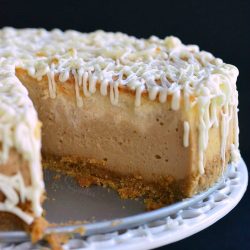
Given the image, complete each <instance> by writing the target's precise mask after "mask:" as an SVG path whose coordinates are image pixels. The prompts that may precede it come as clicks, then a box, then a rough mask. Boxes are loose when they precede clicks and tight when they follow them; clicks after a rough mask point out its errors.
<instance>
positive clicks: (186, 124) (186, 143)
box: [183, 121, 190, 148]
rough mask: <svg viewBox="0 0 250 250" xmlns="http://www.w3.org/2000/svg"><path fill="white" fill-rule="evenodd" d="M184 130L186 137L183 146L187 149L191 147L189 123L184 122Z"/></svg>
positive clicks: (184, 136)
mask: <svg viewBox="0 0 250 250" xmlns="http://www.w3.org/2000/svg"><path fill="white" fill-rule="evenodd" d="M183 129H184V135H183V146H184V147H185V148H187V147H188V146H189V131H190V128H189V123H188V122H187V121H184V122H183Z"/></svg>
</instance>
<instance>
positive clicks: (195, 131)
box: [0, 27, 239, 228]
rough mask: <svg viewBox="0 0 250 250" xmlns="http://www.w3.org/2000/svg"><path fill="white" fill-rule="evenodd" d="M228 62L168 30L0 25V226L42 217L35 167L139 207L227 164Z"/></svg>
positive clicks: (231, 143)
mask: <svg viewBox="0 0 250 250" xmlns="http://www.w3.org/2000/svg"><path fill="white" fill-rule="evenodd" d="M237 76H238V69H237V68H236V67H235V66H233V65H230V64H226V63H224V62H223V61H222V60H221V59H219V58H216V57H214V56H213V55H212V54H211V53H209V52H205V51H201V50H200V49H199V47H198V46H196V45H185V44H183V43H182V42H181V41H180V40H179V39H178V38H177V37H174V36H168V37H166V38H164V39H160V38H158V37H156V36H151V37H150V38H148V39H138V38H136V37H133V36H128V35H126V34H123V33H119V32H118V33H111V32H104V31H95V32H92V33H80V32H77V31H73V30H68V31H65V32H63V31H61V30H59V29H54V30H52V31H47V30H44V29H14V28H10V27H7V28H3V29H1V30H0V221H1V224H2V225H1V226H2V227H5V228H29V227H31V225H34V223H35V222H36V221H38V220H39V218H41V217H42V216H43V208H42V203H43V200H44V197H46V192H45V188H46V187H45V185H44V181H43V173H42V171H43V169H44V168H51V169H54V170H56V171H61V172H63V173H66V174H69V175H72V176H74V177H75V178H76V179H77V181H78V183H79V185H81V186H83V187H85V186H90V185H93V184H95V185H103V186H108V187H111V188H113V189H115V190H116V191H117V192H118V193H119V195H120V196H121V197H122V198H138V197H142V198H143V199H144V201H145V204H146V207H147V208H148V209H155V208H158V207H161V206H164V205H168V204H171V203H173V202H176V201H179V200H181V199H183V198H187V197H191V196H193V195H194V194H196V193H198V192H201V191H204V190H206V189H207V188H208V187H210V186H211V185H213V184H214V183H215V182H216V181H217V180H218V178H220V176H221V175H222V174H223V172H224V170H225V169H226V167H227V165H228V163H229V162H237V160H238V158H239V151H238V146H239V145H238V144H239V143H238V134H239V129H238V114H237V113H238V93H237V89H236V80H237Z"/></svg>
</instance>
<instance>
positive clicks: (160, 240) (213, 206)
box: [0, 159, 248, 250]
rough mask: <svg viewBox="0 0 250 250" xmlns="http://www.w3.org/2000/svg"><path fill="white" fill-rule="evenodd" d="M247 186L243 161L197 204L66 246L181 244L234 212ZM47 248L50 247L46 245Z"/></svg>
mask: <svg viewBox="0 0 250 250" xmlns="http://www.w3.org/2000/svg"><path fill="white" fill-rule="evenodd" d="M247 184H248V172H247V167H246V165H245V163H244V161H243V160H242V159H241V161H240V162H239V164H238V165H229V167H228V171H227V173H226V174H225V175H224V178H223V180H222V181H220V183H219V184H217V186H216V188H215V190H213V192H211V193H210V194H209V195H208V196H206V198H203V199H201V200H199V201H198V202H196V203H195V204H192V205H191V206H187V207H185V208H182V209H180V210H178V211H176V212H175V213H173V214H171V215H168V216H165V217H163V218H161V219H156V220H154V221H152V222H148V223H145V224H143V223H142V224H143V225H140V226H136V227H135V228H132V229H123V230H117V231H114V232H111V233H102V234H95V233H93V232H92V233H91V234H90V235H89V236H85V237H79V236H78V237H77V236H76V238H74V239H71V240H70V241H69V242H68V243H67V244H65V245H64V249H65V250H71V249H72V250H73V249H78V250H80V249H82V250H96V249H102V250H103V249H104V250H105V249H107V250H118V249H119V250H128V249H135V250H139V249H153V248H156V247H160V246H163V245H167V244H170V243H173V242H176V241H179V240H181V239H184V238H186V237H188V236H191V235H193V234H195V233H197V232H199V231H201V230H203V229H205V228H207V227H209V226H210V225H212V224H213V223H215V222H216V221H218V220H219V219H221V218H222V217H223V216H225V215H226V214H227V213H228V212H230V211H231V210H232V209H233V208H234V207H235V206H236V205H237V204H238V203H239V201H240V200H241V198H242V196H243V194H244V193H245V191H246V188H247ZM0 249H2V250H39V249H41V245H36V246H32V245H31V243H30V242H28V241H27V242H23V243H19V244H14V243H0ZM43 249H46V248H44V246H43Z"/></svg>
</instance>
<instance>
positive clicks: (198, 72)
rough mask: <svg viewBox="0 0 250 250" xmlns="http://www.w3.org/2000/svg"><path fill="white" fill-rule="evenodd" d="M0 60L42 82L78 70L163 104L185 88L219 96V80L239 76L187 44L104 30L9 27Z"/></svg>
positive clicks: (0, 37) (1, 39) (1, 36)
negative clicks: (223, 77) (8, 62)
mask: <svg viewBox="0 0 250 250" xmlns="http://www.w3.org/2000/svg"><path fill="white" fill-rule="evenodd" d="M0 57H4V58H9V59H12V60H13V61H14V62H15V65H16V67H21V68H24V69H26V70H27V71H28V74H29V75H30V76H32V77H34V78H37V79H38V80H39V79H41V78H42V77H43V76H44V75H46V74H51V73H52V74H53V75H55V74H58V75H59V80H60V81H61V82H64V81H66V80H67V79H68V78H69V76H70V73H72V70H73V71H74V72H75V73H77V74H78V76H79V77H80V78H81V77H82V76H84V74H85V76H86V78H87V77H91V79H92V82H93V81H94V82H95V81H99V82H102V83H104V85H105V84H111V85H119V86H121V85H123V86H125V87H127V88H129V89H131V90H137V91H139V92H145V91H146V92H148V93H149V98H150V99H151V100H154V99H156V98H157V95H158V94H159V100H160V101H161V102H165V100H166V92H168V93H169V94H173V93H174V92H178V90H183V89H185V91H187V92H188V93H189V94H191V95H194V96H198V95H207V94H211V95H215V94H218V87H219V86H218V81H217V80H216V78H218V75H221V76H222V75H223V76H226V77H228V76H232V77H233V78H235V77H237V75H238V70H237V68H236V67H235V66H233V65H229V64H225V63H224V62H223V61H222V60H221V59H219V58H216V57H214V56H213V55H212V54H211V53H209V52H205V51H200V50H199V47H198V46H196V45H184V44H183V43H182V42H181V41H180V40H179V39H178V38H177V37H174V36H167V37H166V38H164V39H160V38H158V37H156V36H151V37H150V38H149V39H138V38H135V37H133V36H128V35H126V34H123V33H120V32H118V33H111V32H104V31H101V30H99V31H95V32H92V33H80V32H77V31H73V30H68V31H65V32H63V31H61V30H59V29H54V30H52V31H46V30H45V29H14V28H4V29H2V30H1V31H0ZM74 72H73V73H74ZM83 78H84V77H83ZM207 88H208V89H209V90H208V89H207ZM51 89H52V90H51V95H52V96H55V93H53V87H52V88H51ZM94 91H95V90H93V89H92V92H94ZM90 92H91V89H90ZM208 92H209V93H208ZM139 102H140V101H139V100H137V103H139Z"/></svg>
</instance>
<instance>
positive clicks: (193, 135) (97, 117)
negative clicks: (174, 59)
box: [16, 70, 233, 195]
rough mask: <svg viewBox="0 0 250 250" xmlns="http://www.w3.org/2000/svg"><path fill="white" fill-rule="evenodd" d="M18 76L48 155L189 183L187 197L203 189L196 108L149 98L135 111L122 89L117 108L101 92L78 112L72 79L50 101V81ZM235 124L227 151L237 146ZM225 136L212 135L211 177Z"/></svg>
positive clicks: (217, 131) (59, 85)
mask: <svg viewBox="0 0 250 250" xmlns="http://www.w3.org/2000/svg"><path fill="white" fill-rule="evenodd" d="M16 74H17V76H18V78H19V79H20V80H21V82H22V83H23V84H24V86H25V87H26V88H27V89H28V91H29V96H30V98H31V99H32V101H33V103H34V105H35V107H36V110H37V112H38V116H39V119H40V120H41V121H42V123H43V128H42V145H43V146H42V152H43V154H44V155H47V156H55V157H67V156H69V157H70V156H72V157H78V158H80V159H82V160H83V161H84V160H86V161H88V160H90V161H91V160H92V162H93V160H94V162H95V163H96V167H101V168H104V169H107V170H109V171H111V172H114V173H116V174H120V175H127V176H129V175H133V176H137V175H138V176H141V177H142V178H143V180H144V181H145V182H156V183H157V180H161V179H162V178H164V177H172V178H174V179H175V180H185V181H186V183H187V185H190V186H189V187H188V188H187V189H186V194H187V192H188V190H193V192H195V191H196V190H199V189H200V188H199V183H196V182H194V181H193V180H192V179H193V178H195V179H197V177H198V176H199V170H198V165H197V161H198V159H197V158H198V145H197V137H198V125H199V121H198V115H197V109H196V108H193V109H192V110H191V111H190V112H185V110H184V108H183V106H182V107H181V108H180V109H179V110H178V111H173V110H171V108H170V101H168V102H167V103H165V104H164V105H162V104H160V103H158V102H153V101H150V100H148V99H147V98H143V99H142V105H141V106H139V107H135V106H134V96H133V94H132V93H130V92H128V91H122V90H121V91H120V96H119V104H118V105H117V106H113V105H112V104H111V103H110V101H109V98H107V97H105V96H101V95H100V94H99V93H98V92H97V93H96V94H95V95H93V96H91V97H87V98H83V107H81V108H79V107H77V105H76V99H75V89H74V86H75V85H74V80H73V79H72V78H71V81H70V80H69V81H68V82H67V83H64V84H62V83H60V82H57V93H58V95H57V97H56V98H55V99H51V98H49V93H48V87H47V86H48V81H47V79H46V78H44V79H43V80H42V81H37V80H35V79H34V78H31V77H29V76H28V75H27V74H26V72H25V71H23V70H17V71H16ZM184 121H188V122H189V124H190V132H189V134H188V138H189V139H188V140H189V146H188V147H184V146H183V134H184V128H183V122H184ZM232 122H233V119H232ZM232 122H231V124H230V133H229V134H230V135H229V136H228V140H227V147H226V148H227V150H226V151H229V149H230V145H231V144H232V143H233V124H232ZM220 131H221V127H220V126H219V127H217V128H216V127H214V128H211V129H210V131H209V143H208V147H207V150H206V153H205V164H204V165H205V169H206V170H207V171H208V172H209V168H208V167H209V165H211V163H216V162H219V163H220V164H222V162H221V160H220V155H219V153H218V152H220V147H221V140H220V138H221V133H220ZM227 158H228V157H227ZM227 161H228V159H227ZM227 161H226V162H225V165H226V164H227ZM88 162H89V161H88ZM94 165H95V164H94ZM210 167H211V166H210ZM221 168H223V166H221ZM218 174H219V173H218ZM192 185H193V186H192ZM184 193H185V192H184ZM191 194H192V193H189V195H191Z"/></svg>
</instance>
